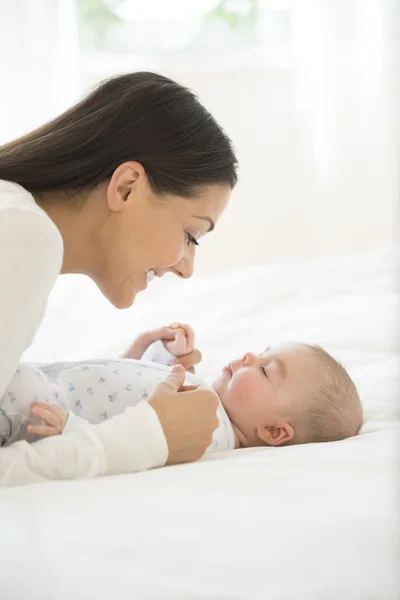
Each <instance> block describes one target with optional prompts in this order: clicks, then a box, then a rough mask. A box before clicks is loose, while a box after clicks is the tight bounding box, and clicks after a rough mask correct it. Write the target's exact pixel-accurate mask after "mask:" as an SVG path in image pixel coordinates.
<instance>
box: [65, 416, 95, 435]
mask: <svg viewBox="0 0 400 600" xmlns="http://www.w3.org/2000/svg"><path fill="white" fill-rule="evenodd" d="M88 422H89V421H87V420H86V419H82V417H78V415H77V414H75V413H73V412H72V410H69V411H68V418H67V422H66V423H65V426H64V429H63V430H62V435H68V434H69V433H72V432H74V431H76V430H77V429H78V428H79V427H81V426H82V425H87V424H88Z"/></svg>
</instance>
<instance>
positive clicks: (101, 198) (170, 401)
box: [0, 72, 237, 485]
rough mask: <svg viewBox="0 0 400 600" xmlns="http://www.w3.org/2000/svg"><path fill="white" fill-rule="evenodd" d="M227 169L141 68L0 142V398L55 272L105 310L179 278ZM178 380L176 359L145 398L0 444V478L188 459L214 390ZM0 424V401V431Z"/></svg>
mask: <svg viewBox="0 0 400 600" xmlns="http://www.w3.org/2000/svg"><path fill="white" fill-rule="evenodd" d="M236 177H237V176H236V158H235V155H234V152H233V150H232V147H231V143H230V141H229V139H228V138H227V137H226V135H225V134H224V132H223V131H222V129H221V128H220V127H219V126H218V124H217V123H216V122H215V120H214V119H213V117H212V116H211V115H210V114H209V113H208V112H207V111H206V110H205V109H204V108H203V107H202V106H201V104H200V103H199V102H198V100H197V98H196V97H195V96H194V95H193V94H192V93H191V92H190V91H189V90H187V89H185V88H183V87H182V86H180V85H179V84H177V83H175V82H173V81H171V80H169V79H167V78H165V77H162V76H160V75H156V74H152V73H146V72H143V73H133V74H128V75H124V76H120V77H117V78H114V79H111V80H109V81H107V82H105V83H104V84H102V85H100V86H99V87H98V88H97V89H96V90H94V91H93V92H92V93H91V94H90V95H89V96H88V97H87V98H86V99H84V100H83V101H82V102H80V103H79V104H77V105H76V106H74V107H73V108H71V109H70V110H68V111H67V112H65V113H64V114H62V115H61V116H60V117H58V118H57V119H55V120H54V121H52V122H50V123H48V124H47V125H44V126H43V127H41V128H39V129H38V130H36V131H34V132H32V133H30V134H28V135H26V136H24V137H23V138H21V139H18V140H16V141H14V142H11V143H9V144H7V145H5V146H3V147H2V148H0V282H1V294H0V398H1V397H2V396H3V394H4V390H5V389H6V387H7V385H8V383H9V382H10V380H11V378H12V376H13V374H14V372H15V370H16V369H17V366H18V363H19V362H20V359H21V355H22V354H23V352H24V351H25V350H26V348H28V347H29V345H30V344H31V343H32V340H33V338H34V335H35V332H36V330H37V329H38V327H39V324H40V322H41V319H42V316H43V313H44V310H45V307H46V302H47V298H48V296H49V294H50V291H51V289H52V287H53V286H54V283H55V281H56V278H57V276H58V274H59V273H83V274H85V275H88V276H89V277H90V278H91V279H93V281H94V282H95V283H96V284H97V285H98V287H99V289H100V290H101V292H102V293H103V294H104V295H105V296H106V297H107V298H108V299H109V300H110V302H112V304H113V305H114V306H116V307H117V308H127V307H128V306H130V305H131V304H132V303H133V301H134V299H135V296H136V294H137V293H138V292H140V291H142V290H144V289H145V288H146V287H147V280H148V279H149V278H151V276H153V275H154V274H155V275H157V276H159V277H161V276H162V275H164V274H165V273H167V272H172V273H174V274H175V275H177V276H178V277H182V278H188V277H190V276H191V275H192V271H193V262H194V253H195V247H196V246H197V245H198V240H199V238H200V237H202V236H203V235H205V234H206V233H208V232H210V231H212V230H213V229H214V226H215V224H216V222H217V221H218V218H219V216H220V215H221V213H222V212H223V210H224V209H225V208H226V205H227V203H228V200H229V196H230V192H231V190H232V188H233V187H234V185H235V183H236ZM183 379H184V372H183V369H182V368H180V369H179V368H178V369H177V370H176V371H175V372H173V373H172V374H171V375H170V377H169V378H168V380H166V381H165V382H164V383H163V384H160V385H159V386H158V388H157V389H156V390H155V392H154V393H153V394H152V396H151V398H150V400H149V402H148V403H145V402H143V403H141V404H140V405H139V406H137V407H136V408H131V409H127V410H126V411H125V413H123V414H122V415H119V416H117V417H115V418H114V419H111V420H109V421H108V422H106V423H104V424H102V425H98V426H90V425H89V424H87V426H83V427H81V428H80V429H79V430H78V431H77V432H76V433H74V434H71V435H66V436H58V437H54V438H47V439H44V440H41V441H39V442H37V443H36V444H33V445H28V444H26V443H25V442H17V443H15V444H13V445H10V446H8V447H3V448H0V483H2V484H9V485H10V484H21V483H28V482H32V481H40V480H43V479H54V478H59V479H61V478H74V477H87V476H96V475H102V474H109V473H123V472H133V471H139V470H144V469H149V468H151V467H156V466H161V465H163V464H165V463H168V464H173V463H180V462H187V461H192V460H196V459H198V458H199V457H200V456H201V455H202V454H203V453H204V451H205V449H206V448H207V446H208V445H209V443H210V441H211V437H212V433H213V431H214V429H215V428H216V426H217V419H216V407H217V398H216V396H215V395H214V393H213V392H212V391H209V390H182V384H183ZM7 425H8V424H7V415H6V414H5V413H4V411H3V412H2V411H1V403H0V428H2V430H3V437H4V435H5V436H6V435H7ZM4 432H5V433H4Z"/></svg>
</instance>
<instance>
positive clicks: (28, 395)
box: [0, 342, 235, 452]
mask: <svg viewBox="0 0 400 600" xmlns="http://www.w3.org/2000/svg"><path fill="white" fill-rule="evenodd" d="M174 358H175V357H173V356H172V355H171V354H170V353H169V352H168V351H167V350H166V348H165V347H164V345H163V344H162V342H156V343H155V344H153V345H152V346H151V347H150V348H149V349H148V351H146V353H145V355H144V356H143V358H142V360H127V359H120V360H105V361H104V360H92V361H84V362H78V363H77V362H74V363H54V364H49V365H43V364H21V365H20V366H19V368H18V370H17V372H16V373H15V375H14V377H13V379H12V380H11V383H10V385H9V386H8V388H7V390H6V392H5V394H4V396H3V398H2V399H1V400H0V446H3V445H4V446H7V445H10V444H12V443H13V442H15V441H17V440H21V439H24V440H27V441H29V442H34V441H36V440H38V439H40V437H39V436H37V435H33V434H31V433H29V432H28V431H27V426H28V425H29V424H30V423H42V421H41V420H40V419H38V418H37V417H33V416H32V415H31V403H32V402H47V403H50V404H57V405H58V406H60V408H62V409H63V410H68V411H69V415H68V420H67V423H66V426H65V428H64V432H63V434H64V435H67V434H68V433H71V432H72V431H75V430H76V428H77V427H79V426H80V425H81V423H82V419H84V420H86V421H88V422H89V423H91V424H93V425H96V424H98V423H102V422H103V421H106V420H107V419H110V418H111V417H114V416H115V415H118V414H121V413H123V412H124V410H125V408H127V407H128V406H135V405H136V404H138V403H139V402H143V401H145V400H147V398H148V397H149V396H150V394H151V393H152V391H153V390H154V388H155V387H156V386H157V385H158V384H159V383H160V382H161V381H162V380H163V379H165V377H166V376H167V375H168V373H169V372H170V368H169V367H168V366H165V364H157V363H160V362H163V363H169V362H171V360H173V359H174ZM155 361H157V362H155ZM185 383H186V384H188V385H199V386H205V387H208V386H207V385H206V384H205V383H204V382H203V381H202V380H201V379H199V378H198V377H196V376H194V375H191V374H190V373H187V374H186V378H185ZM217 416H218V419H219V422H220V425H219V427H218V428H217V430H216V431H215V433H214V436H213V442H212V444H211V446H210V447H209V449H208V450H207V452H218V451H222V450H232V449H233V448H234V446H235V439H234V433H233V429H232V425H231V422H230V420H229V417H228V415H227V414H226V412H225V409H224V408H223V406H222V404H221V403H220V404H219V406H218V410H217Z"/></svg>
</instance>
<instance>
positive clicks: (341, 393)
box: [287, 344, 363, 444]
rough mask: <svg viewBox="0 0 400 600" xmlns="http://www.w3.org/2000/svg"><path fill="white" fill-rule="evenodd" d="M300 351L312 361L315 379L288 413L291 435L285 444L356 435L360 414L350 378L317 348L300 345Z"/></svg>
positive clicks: (335, 362) (336, 363)
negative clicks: (313, 360)
mask: <svg viewBox="0 0 400 600" xmlns="http://www.w3.org/2000/svg"><path fill="white" fill-rule="evenodd" d="M304 348H305V349H306V350H308V351H309V352H311V353H312V356H313V357H314V358H315V360H316V366H317V368H318V377H317V381H316V382H315V383H314V384H313V385H310V386H307V389H306V390H304V391H303V393H302V396H301V397H300V398H298V399H297V400H296V401H295V402H294V405H293V406H292V408H291V409H289V413H288V414H287V417H288V421H289V422H290V424H291V425H292V427H293V429H294V431H295V434H294V437H293V438H292V440H291V441H290V442H289V443H290V444H307V443H315V442H334V441H338V440H343V439H345V438H348V437H352V436H354V435H357V433H358V432H359V430H360V428H361V426H362V421H363V412H362V406H361V402H360V397H359V395H358V392H357V388H356V386H355V385H354V383H353V381H352V379H351V377H350V375H349V374H348V373H347V371H346V369H345V368H344V367H343V366H342V365H341V364H340V363H339V362H338V361H337V360H335V359H334V358H333V357H332V356H331V355H330V354H328V352H326V351H325V350H324V349H323V348H321V347H320V346H317V345H311V344H304Z"/></svg>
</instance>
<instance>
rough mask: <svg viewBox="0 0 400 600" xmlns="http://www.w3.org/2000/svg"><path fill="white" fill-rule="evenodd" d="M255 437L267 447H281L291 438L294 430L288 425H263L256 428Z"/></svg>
mask: <svg viewBox="0 0 400 600" xmlns="http://www.w3.org/2000/svg"><path fill="white" fill-rule="evenodd" d="M257 436H258V438H259V439H260V440H261V441H262V442H264V444H266V445H267V446H281V445H282V444H286V443H287V442H289V441H290V440H291V439H292V438H293V436H294V429H293V427H292V426H291V425H289V423H280V424H279V425H265V426H264V427H258V428H257Z"/></svg>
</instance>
